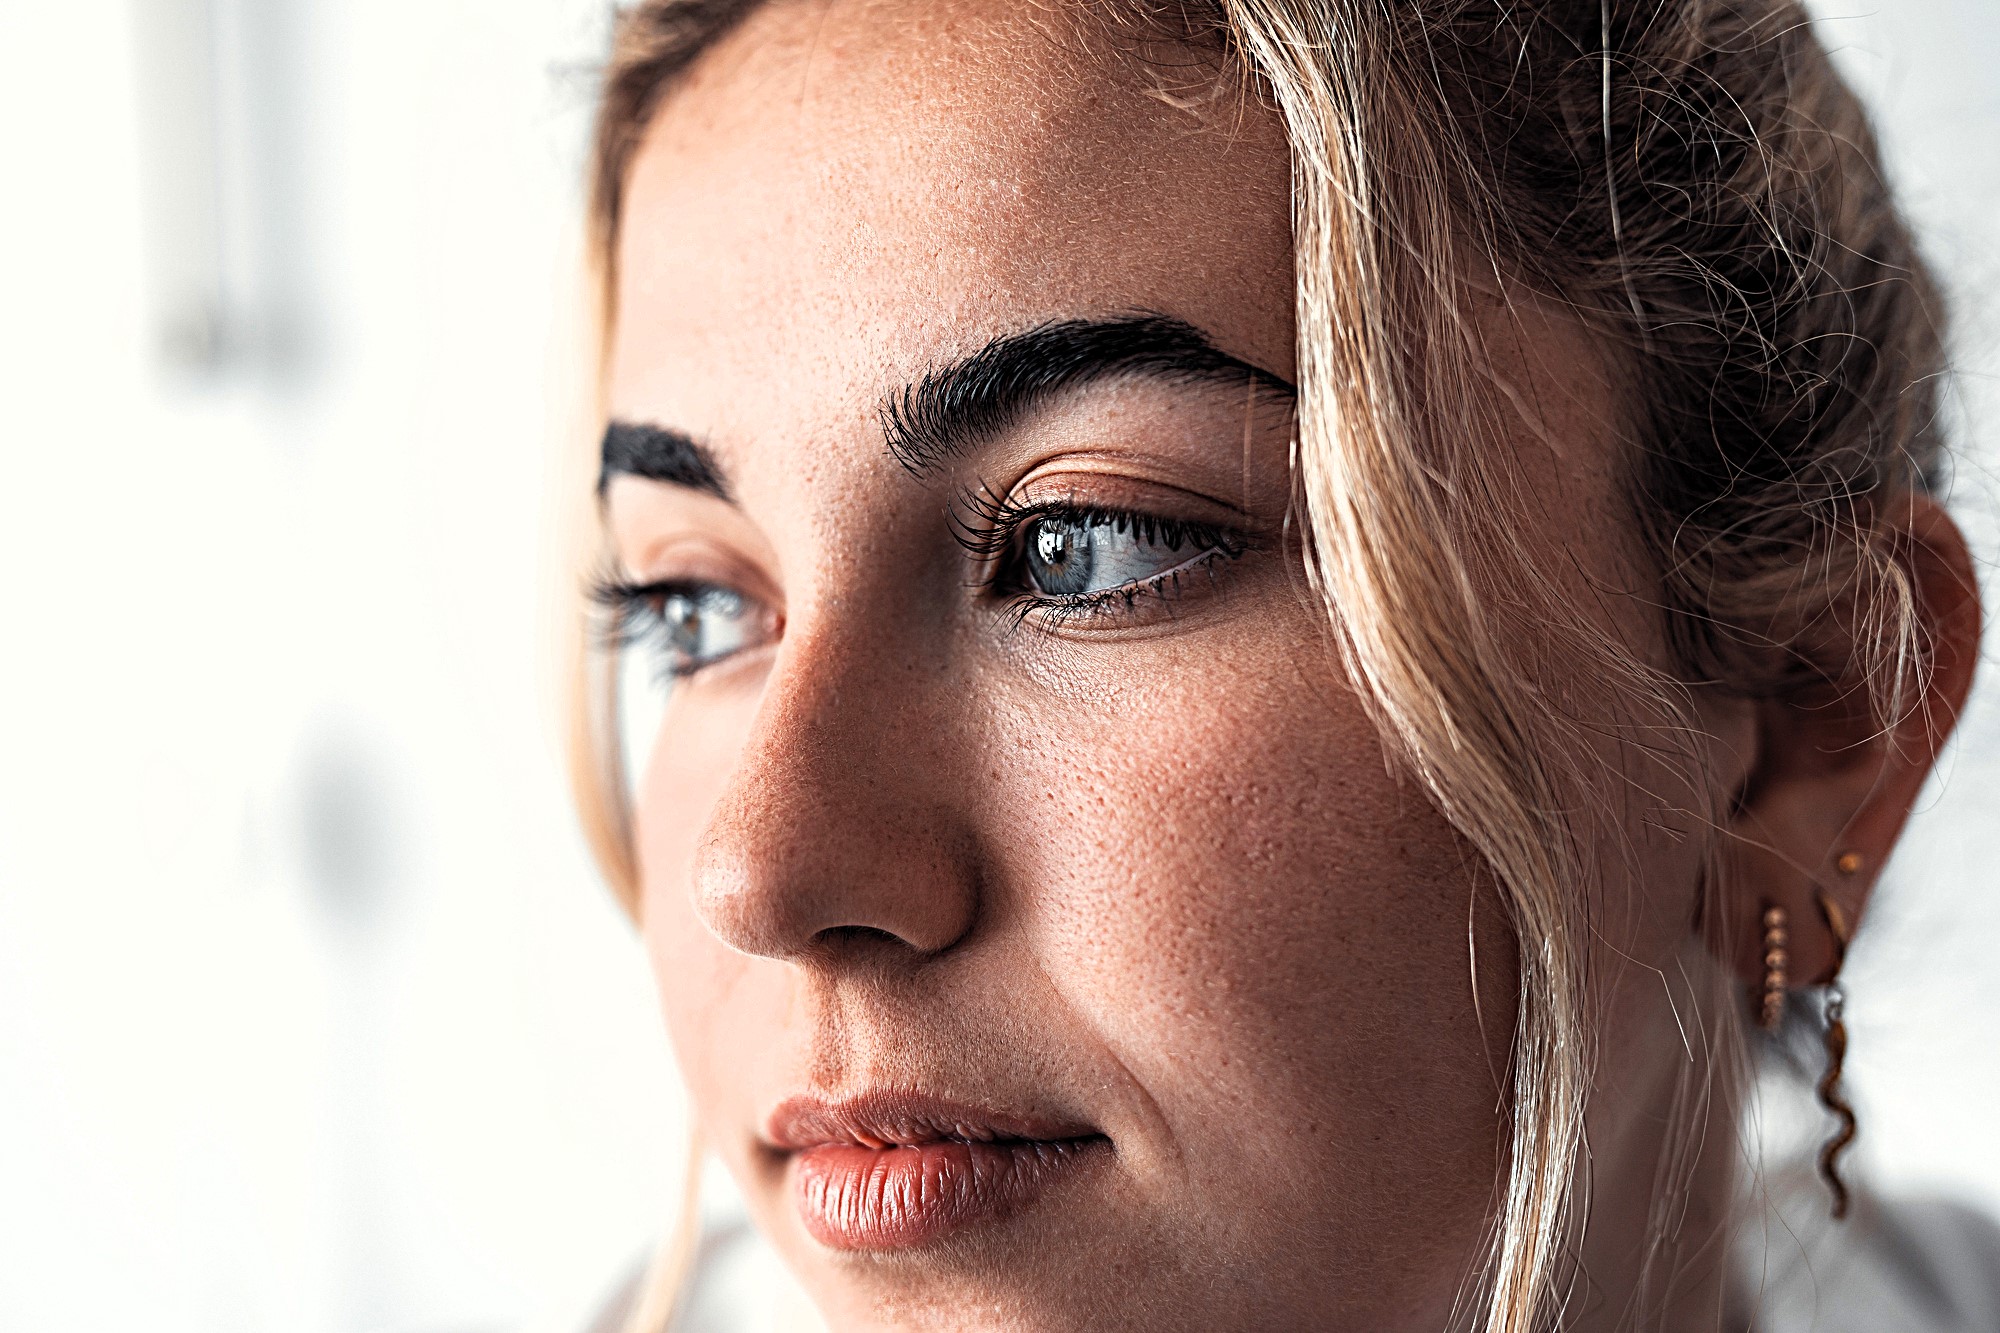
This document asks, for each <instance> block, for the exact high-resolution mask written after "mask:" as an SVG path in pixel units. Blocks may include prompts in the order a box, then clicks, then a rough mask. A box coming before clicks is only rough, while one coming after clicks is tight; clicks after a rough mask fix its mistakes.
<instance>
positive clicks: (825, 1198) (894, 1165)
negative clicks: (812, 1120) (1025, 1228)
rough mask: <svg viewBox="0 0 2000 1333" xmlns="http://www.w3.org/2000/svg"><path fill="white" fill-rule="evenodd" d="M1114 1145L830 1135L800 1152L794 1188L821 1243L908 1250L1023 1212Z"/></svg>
mask: <svg viewBox="0 0 2000 1333" xmlns="http://www.w3.org/2000/svg"><path fill="white" fill-rule="evenodd" d="M1110 1148H1111V1144H1110V1141H1109V1140H1107V1139H1103V1138H1087V1139H1054V1140H1033V1139H1012V1140H1004V1141H1001V1142H998V1143H963V1142H956V1141H954V1142H940V1143H917V1144H910V1145H907V1146H893V1147H886V1148H864V1147H861V1146H859V1145H857V1144H846V1143H828V1144H821V1145H820V1146H818V1147H815V1148H806V1149H803V1150H802V1151H800V1152H799V1153H797V1154H796V1155H795V1156H794V1158H793V1162H794V1165H795V1168H796V1169H795V1172H794V1186H795V1188H796V1190H797V1196H798V1204H799V1215H800V1217H801V1218H802V1219H803V1220H804V1222H805V1224H806V1230H807V1231H809V1232H811V1233H812V1235H813V1237H814V1238H815V1239H816V1240H818V1241H819V1242H820V1243H821V1244H822V1245H827V1246H830V1247H832V1248H833V1249H837V1250H907V1249H913V1248H915V1247H917V1246H921V1245H925V1244H928V1243H930V1242H931V1241H934V1240H937V1239H939V1238H941V1237H943V1236H946V1235H948V1234H950V1233H952V1232H954V1231H958V1230H960V1229H961V1228H964V1227H969V1226H972V1225H974V1224H976V1223H979V1222H985V1221H993V1220H997V1219H999V1218H1002V1217H1005V1216H1007V1215H1009V1214H1011V1213H1015V1212H1018V1211H1020V1210H1021V1209H1022V1208H1024V1207H1026V1206H1027V1205H1028V1204H1030V1203H1032V1202H1034V1200H1035V1199H1037V1198H1038V1197H1040V1196H1041V1195H1042V1194H1043V1193H1044V1192H1045V1191H1047V1190H1048V1189H1050V1188H1051V1187H1053V1186H1055V1185H1057V1184H1059V1183H1061V1182H1062V1181H1063V1180H1065V1179H1068V1178H1071V1177H1074V1176H1076V1175H1079V1174H1081V1173H1082V1172H1084V1171H1086V1170H1089V1169H1090V1168H1091V1167H1093V1166H1095V1165H1096V1164H1098V1163H1099V1162H1101V1161H1102V1160H1103V1159H1104V1158H1105V1156H1106V1155H1107V1154H1108V1153H1109V1151H1110Z"/></svg>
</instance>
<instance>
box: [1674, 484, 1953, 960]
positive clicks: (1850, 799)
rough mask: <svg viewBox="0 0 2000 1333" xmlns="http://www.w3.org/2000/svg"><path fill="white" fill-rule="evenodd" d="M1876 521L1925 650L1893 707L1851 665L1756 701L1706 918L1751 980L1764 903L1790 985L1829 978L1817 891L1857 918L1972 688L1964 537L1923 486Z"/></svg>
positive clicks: (1828, 941) (1721, 949) (1726, 953)
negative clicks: (1885, 709) (1775, 923)
mask: <svg viewBox="0 0 2000 1333" xmlns="http://www.w3.org/2000/svg"><path fill="white" fill-rule="evenodd" d="M1876 522H1877V524H1878V536H1879V537H1880V538H1881V539H1882V540H1883V541H1884V543H1885V548H1886V549H1887V550H1888V551H1889V552H1890V553H1891V558H1892V559H1894V560H1895V562H1896V563H1897V564H1898V565H1899V566H1900V567H1901V569H1902V572H1903V574H1904V577H1905V579H1906V581H1907V586H1908V588H1909V590H1910V593H1911V595H1912V598H1913V608H1912V609H1913V612H1914V614H1915V616H1916V620H1917V629H1918V634H1919V638H1920V642H1922V643H1923V645H1924V647H1925V649H1926V654H1925V657H1924V659H1923V660H1922V661H1921V662H1920V663H1919V667H1918V674H1917V677H1916V679H1915V680H1914V681H1913V682H1912V686H1913V688H1911V689H1910V690H1908V691H1907V692H1906V697H1905V699H1904V700H1903V702H1902V704H1901V706H1900V708H1899V710H1898V715H1897V716H1894V717H1886V718H1885V717H1882V716H1880V715H1878V714H1877V712H1876V709H1875V704H1876V702H1877V701H1876V699H1875V697H1874V695H1873V692H1872V691H1871V690H1870V689H1869V686H1870V684H1871V682H1869V681H1867V680H1865V679H1861V678H1860V677H1859V669H1858V668H1857V673H1856V678H1855V679H1852V680H1845V681H1839V682H1834V683H1832V684H1830V685H1829V686H1828V687H1827V688H1825V689H1820V690H1814V691H1811V692H1809V693H1807V694H1802V695H1795V696H1792V697H1787V698H1777V699H1769V700H1764V701H1761V702H1759V703H1758V704H1757V705H1756V710H1757V750H1756V755H1755V758H1754V759H1753V760H1752V762H1751V766H1750V769H1749V773H1748V776H1747V777H1746V778H1745V780H1744V783H1743V786H1742V790H1741V792H1740V793H1739V795H1738V798H1737V801H1736V805H1735V808H1734V811H1733V813H1732V814H1731V815H1730V817H1729V819H1728V822H1727V824H1726V826H1725V833H1726V836H1725V838H1724V839H1723V849H1722V867H1721V868H1722V871H1723V876H1722V881H1721V886H1720V887H1721V893H1720V894H1719V895H1718V900H1717V901H1716V902H1714V903H1712V904H1711V905H1710V906H1711V910H1714V911H1717V912H1719V913H1721V914H1722V915H1724V916H1726V917H1727V920H1723V921H1716V920H1712V919H1711V920H1708V921H1706V922H1705V927H1704V929H1705V933H1706V934H1707V936H1708V938H1709V941H1710V946H1711V947H1712V948H1715V949H1716V950H1717V952H1718V953H1719V954H1720V955H1721V956H1722V957H1724V958H1725V959H1727V960H1728V961H1729V963H1730V964H1731V966H1732V967H1733V968H1734V970H1735V971H1736V973H1737V974H1738V975H1739V976H1740V977H1741V978H1742V979H1743V980H1744V981H1745V982H1747V983H1749V984H1751V985H1753V986H1754V985H1757V984H1758V983H1760V982H1761V981H1762V979H1763V973H1764V968H1763V957H1762V954H1763V947H1762V937H1763V931H1762V927H1761V925H1760V924H1759V923H1760V918H1761V917H1762V915H1763V912H1764V909H1765V908H1766V907H1770V906H1777V907H1782V908H1784V909H1785V911H1786V912H1787V913H1789V914H1790V917H1791V930H1790V934H1791V941H1790V945H1789V949H1788V952H1789V953H1790V966H1789V971H1790V975H1791V981H1792V984H1793V985H1794V986H1803V985H1823V984H1825V983H1826V982H1829V981H1831V980H1832V979H1833V975H1834V973H1835V971H1836V970H1837V969H1838V966H1839V961H1838V960H1839V953H1838V950H1837V947H1836V943H1835V940H1834V938H1833V935H1832V933H1831V931H1830V930H1829V928H1828V925H1827V921H1826V918H1825V916H1824V915H1823V913H1822V911H1821V908H1820V906H1819V903H1818V901H1817V895H1818V894H1820V893H1822V892H1824V893H1825V894H1826V895H1827V896H1828V897H1829V898H1830V899H1831V900H1832V902H1833V903H1834V905H1835V906H1836V908H1837V909H1838V911H1839V912H1840V914H1841V915H1842V916H1844V918H1845V921H1846V926H1847V929H1849V930H1850V931H1851V930H1852V929H1853V927H1854V925H1855V924H1857V923H1858V922H1859V921H1860V919H1861V916H1862V913H1863V912H1864V911H1865V910H1866V908H1867V905H1868V898H1869V895H1870V893H1871V892H1872V891H1873V890H1874V887H1875V881H1876V878H1877V876H1878V875H1879V873H1880V871H1881V869H1882V865H1883V863H1884V862H1885V861H1887V860H1888V858H1889V852H1890V850H1891V849H1892V848H1893V847H1894V846H1895V844H1896V839H1897V837H1898V836H1899V835H1900V834H1901V833H1902V830H1903V821H1904V820H1906V819H1907V818H1908V817H1909V814H1910V807H1911V806H1912V805H1913V804H1914V803H1915V801H1916V799H1917V795H1918V793H1919V792H1921V791H1922V790H1923V785H1924V780H1925V779H1926V778H1927V777H1928V776H1929V775H1930V772H1931V769H1932V768H1933V767H1934V766H1935V764H1936V762H1937V757H1938V753H1939V751H1940V750H1942V749H1943V747H1944V743H1945V740H1946V738H1947V737H1949V736H1950V735H1951V729H1952V727H1953V726H1954V725H1955V724H1956V723H1957V721H1958V715H1959V712H1960V710H1961V709H1962V708H1963V707H1964V706H1965V698H1966V694H1967V692H1968V691H1969V690H1970V689H1971V687H1972V674H1973V668H1974V666H1975V665H1976V664H1977V662H1978V657H1979V631H1980V611H1979V592H1978V585H1977V583H1976V582H1975V581H1974V578H1973V572H1972V559H1971V556H1970V555H1969V554H1968V552H1967V550H1966V546H1965V539H1964V537H1962V536H1961V535H1960V533H1959V531H1958V528H1957V526H1956V525H1954V524H1953V523H1952V521H1951V519H1950V517H1949V516H1947V515H1946V514H1945V512H1944V510H1943V509H1942V508H1940V507H1939V506H1938V504H1937V502H1936V501H1934V500H1932V499H1930V498H1929V497H1928V496H1923V495H1910V496H1906V497H1900V498H1898V499H1897V500H1896V501H1895V502H1894V503H1893V504H1892V505H1891V506H1888V507H1885V510H1884V512H1882V513H1879V514H1878V515H1877V516H1876ZM1851 619H1858V620H1860V621H1861V622H1862V623H1866V622H1867V620H1868V619H1869V617H1867V616H1866V615H1862V616H1858V617H1853V618H1851ZM1832 646H1833V647H1834V648H1835V649H1836V650H1838V649H1839V648H1840V647H1841V645H1839V644H1835V645H1832ZM1837 655H1839V654H1837ZM1844 656H1847V657H1848V658H1849V659H1850V660H1857V661H1863V660H1865V656H1864V655H1863V654H1860V653H1858V652H1856V653H1851V654H1844Z"/></svg>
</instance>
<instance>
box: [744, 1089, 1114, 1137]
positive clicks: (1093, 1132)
mask: <svg viewBox="0 0 2000 1333" xmlns="http://www.w3.org/2000/svg"><path fill="white" fill-rule="evenodd" d="M1098 1136H1099V1131H1098V1130H1097V1129H1096V1127H1095V1126H1092V1125H1086V1124H1083V1123H1082V1122H1080V1121H1075V1120H1068V1119H1064V1118H1061V1117H1056V1116H1047V1115H1040V1114H1035V1113H1031V1112H1014V1111H998V1110H994V1109H992V1108H989V1107H980V1106H969V1105H966V1104H965V1103H962V1102H954V1101H949V1100H946V1099H944V1098H942V1097H933V1096H930V1095H928V1094H925V1093H920V1092H905V1091H886V1090H877V1091H869V1092H862V1093H859V1094H856V1095H853V1096H848V1097H839V1098H828V1097H814V1096H805V1097H792V1098H789V1099H787V1100H786V1101H784V1102H782V1103H780V1104H779V1106H778V1108H777V1109H776V1110H774V1111H773V1112H771V1115H770V1118H769V1119H768V1120H766V1121H765V1124H764V1137H765V1139H766V1140H767V1141H768V1142H769V1143H770V1144H771V1145H772V1146H773V1147H776V1148H778V1149H781V1150H783V1151H786V1152H799V1151H802V1150H804V1149H807V1148H819V1147H824V1146H827V1145H829V1144H839V1145H843V1146H849V1147H857V1148H895V1147H910V1146H914V1145H917V1144H924V1143H1002V1142H1007V1141H1010V1140H1012V1141H1023V1140H1026V1141H1038V1142H1055V1141H1060V1140H1064V1139H1086V1138H1095V1137H1098Z"/></svg>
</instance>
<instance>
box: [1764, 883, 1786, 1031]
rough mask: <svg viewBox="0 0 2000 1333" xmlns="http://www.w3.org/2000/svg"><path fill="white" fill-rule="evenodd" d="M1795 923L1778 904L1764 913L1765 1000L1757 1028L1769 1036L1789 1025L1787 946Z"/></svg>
mask: <svg viewBox="0 0 2000 1333" xmlns="http://www.w3.org/2000/svg"><path fill="white" fill-rule="evenodd" d="M1791 920H1792V916H1791V913H1790V912H1787V911H1786V910H1785V909H1784V908H1782V907H1780V906H1778V905H1777V904H1776V903H1772V904H1770V905H1769V906H1767V907H1765V909H1764V998H1763V1004H1762V1006H1761V1007H1760V1008H1759V1009H1758V1011H1757V1025H1758V1026H1759V1027H1761V1028H1763V1029H1764V1031H1766V1032H1776V1031H1777V1030H1778V1025H1779V1024H1781V1023H1783V1022H1784V1021H1785V991H1786V990H1787V989H1788V988H1789V986H1790V979H1789V977H1788V975H1787V969H1788V968H1789V966H1790V962H1791V956H1790V955H1789V954H1788V953H1787V952H1786V946H1787V945H1789V944H1790V943H1791Z"/></svg>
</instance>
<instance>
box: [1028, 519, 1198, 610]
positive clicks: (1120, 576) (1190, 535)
mask: <svg viewBox="0 0 2000 1333" xmlns="http://www.w3.org/2000/svg"><path fill="white" fill-rule="evenodd" d="M1022 536H1023V538H1024V540H1023V541H1022V543H1021V548H1022V549H1021V569H1020V573H1019V582H1020V583H1021V585H1022V587H1023V590H1024V591H1027V592H1030V593H1033V594H1035V595H1038V596H1042V597H1051V598H1063V599H1073V598H1088V597H1092V596H1096V595H1099V594H1105V593H1115V592H1117V591H1119V590H1120V589H1128V590H1129V589H1137V588H1139V587H1142V586H1143V585H1146V584H1149V583H1152V582H1154V581H1156V580H1159V579H1163V578H1165V577H1167V576H1168V575H1171V574H1173V573H1174V572H1175V571H1177V570H1180V569H1182V568H1185V567H1187V566H1190V565H1193V564H1195V563H1197V562H1199V561H1202V560H1204V559H1206V558H1208V557H1210V556H1213V555H1215V554H1218V553H1221V552H1224V550H1225V547H1226V542H1224V541H1223V540H1221V539H1220V534H1211V533H1207V532H1205V531H1204V530H1200V529H1197V528H1195V527H1193V526H1192V525H1189V524H1180V523H1170V522H1166V521H1163V520H1158V519H1149V518H1146V517H1144V516H1142V515H1137V514H1116V513H1092V512H1082V513H1070V512H1061V511H1058V512H1051V513H1043V514H1040V515H1038V516H1036V517H1034V518H1032V519H1030V520H1029V521H1028V522H1027V524H1026V525H1025V531H1024V532H1023V534H1022Z"/></svg>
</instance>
